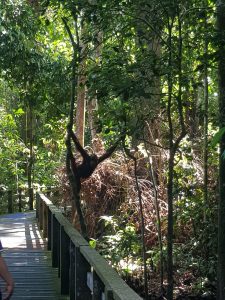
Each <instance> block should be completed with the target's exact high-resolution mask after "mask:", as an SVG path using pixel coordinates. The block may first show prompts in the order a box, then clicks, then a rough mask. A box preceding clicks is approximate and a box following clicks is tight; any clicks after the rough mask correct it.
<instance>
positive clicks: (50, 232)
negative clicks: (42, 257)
mask: <svg viewBox="0 0 225 300" xmlns="http://www.w3.org/2000/svg"><path fill="white" fill-rule="evenodd" d="M47 226H48V233H47V236H48V243H47V249H48V250H52V248H51V246H52V212H51V210H50V209H49V207H48V224H47Z"/></svg>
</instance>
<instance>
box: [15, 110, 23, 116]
mask: <svg viewBox="0 0 225 300" xmlns="http://www.w3.org/2000/svg"><path fill="white" fill-rule="evenodd" d="M14 113H15V115H18V116H21V115H23V114H24V110H23V109H22V108H18V109H17V110H16V111H15V112H14Z"/></svg>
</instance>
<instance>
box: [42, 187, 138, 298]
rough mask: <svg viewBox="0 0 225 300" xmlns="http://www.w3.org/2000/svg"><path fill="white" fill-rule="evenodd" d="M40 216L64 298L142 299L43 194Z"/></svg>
mask: <svg viewBox="0 0 225 300" xmlns="http://www.w3.org/2000/svg"><path fill="white" fill-rule="evenodd" d="M36 201H37V204H36V217H37V219H38V224H39V228H40V230H42V234H43V237H44V238H47V248H48V250H51V252H52V267H54V268H58V276H59V278H60V285H61V286H60V290H61V294H62V295H69V299H70V300H75V299H76V300H141V299H142V298H141V297H140V296H139V295H138V294H136V293H135V292H134V291H133V290H132V289H131V288H130V287H129V286H128V285H127V284H126V283H125V282H124V280H122V278H120V276H119V275H118V274H117V272H116V271H115V270H114V269H113V268H112V267H111V266H110V265H109V264H108V263H107V262H106V260H105V259H104V258H103V257H102V256H101V255H100V254H99V253H98V252H97V251H96V250H94V249H92V248H91V247H90V246H89V244H88V243H87V241H86V240H85V239H84V238H83V237H82V236H81V235H80V233H79V232H78V231H77V230H76V229H75V228H74V227H73V226H72V224H71V223H70V222H69V221H68V220H67V219H66V218H65V217H64V216H63V214H62V213H61V211H60V210H59V209H58V208H57V207H56V206H54V205H53V204H52V202H51V201H50V200H49V199H48V198H47V197H46V196H45V195H43V194H41V193H37V196H36Z"/></svg>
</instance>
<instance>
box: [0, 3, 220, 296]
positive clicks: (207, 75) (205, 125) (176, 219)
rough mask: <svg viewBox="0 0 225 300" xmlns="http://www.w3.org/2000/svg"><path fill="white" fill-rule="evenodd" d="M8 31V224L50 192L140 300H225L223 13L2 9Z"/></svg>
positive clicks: (158, 6)
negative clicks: (23, 196)
mask: <svg viewBox="0 0 225 300" xmlns="http://www.w3.org/2000/svg"><path fill="white" fill-rule="evenodd" d="M0 29H1V30H0V145H1V146H0V173H1V182H0V189H1V190H0V193H1V194H0V196H1V203H0V207H1V213H5V209H6V200H5V196H4V193H5V192H7V191H9V190H10V191H14V194H15V195H16V194H18V193H19V191H21V189H22V190H24V191H25V190H28V191H29V192H28V198H31V197H33V191H40V190H42V191H44V192H49V194H50V196H51V199H52V201H54V203H56V204H57V205H58V206H59V207H60V208H63V210H64V214H65V215H66V216H67V217H68V219H69V220H70V221H71V222H72V223H73V225H74V226H75V227H76V228H77V229H78V230H80V231H81V233H82V234H83V235H84V237H85V238H86V239H87V240H88V241H89V243H90V244H91V245H92V246H93V247H96V248H97V250H98V251H100V253H101V254H102V255H104V256H105V258H106V259H107V260H108V261H109V262H110V264H111V265H112V266H113V267H114V268H116V270H117V271H118V272H119V274H120V275H121V276H122V277H123V278H124V279H125V280H126V281H127V283H128V284H130V285H131V287H132V288H133V289H135V290H136V291H137V292H138V293H139V294H140V295H141V296H142V297H143V298H144V299H168V300H172V299H218V300H224V299H225V255H224V247H225V160H224V159H225V155H224V153H225V93H224V89H225V55H224V53H225V38H224V37H225V0H221V1H212V0H182V1H181V0H173V1H171V0H162V1H155V0H152V1H148V0H139V1H135V0H122V1H117V0H85V1H79V0H76V1H74V0H61V1H56V0H43V1H41V0H13V1H11V0H4V1H1V2H0ZM81 166H82V167H81ZM28 201H29V199H28ZM163 297H164V298H163Z"/></svg>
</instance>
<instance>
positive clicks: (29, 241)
mask: <svg viewBox="0 0 225 300" xmlns="http://www.w3.org/2000/svg"><path fill="white" fill-rule="evenodd" d="M0 237H1V240H2V243H3V246H4V247H5V251H4V252H3V254H2V255H3V256H4V258H5V260H6V262H7V264H8V267H9V270H10V272H11V273H12V275H13V278H14V281H15V291H14V294H13V296H12V298H11V299H12V300H28V299H29V300H32V299H37V300H53V299H54V300H57V299H58V300H64V299H65V300H67V299H68V297H65V296H61V295H60V281H59V279H58V271H57V270H56V269H52V268H51V255H50V252H48V251H47V250H46V241H45V240H43V239H42V238H41V235H40V232H39V230H38V227H37V224H36V222H35V213H34V212H31V213H20V214H18V213H17V214H12V215H6V216H2V217H0ZM0 285H1V286H3V285H4V283H3V282H2V281H0ZM2 290H4V288H3V289H2Z"/></svg>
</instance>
